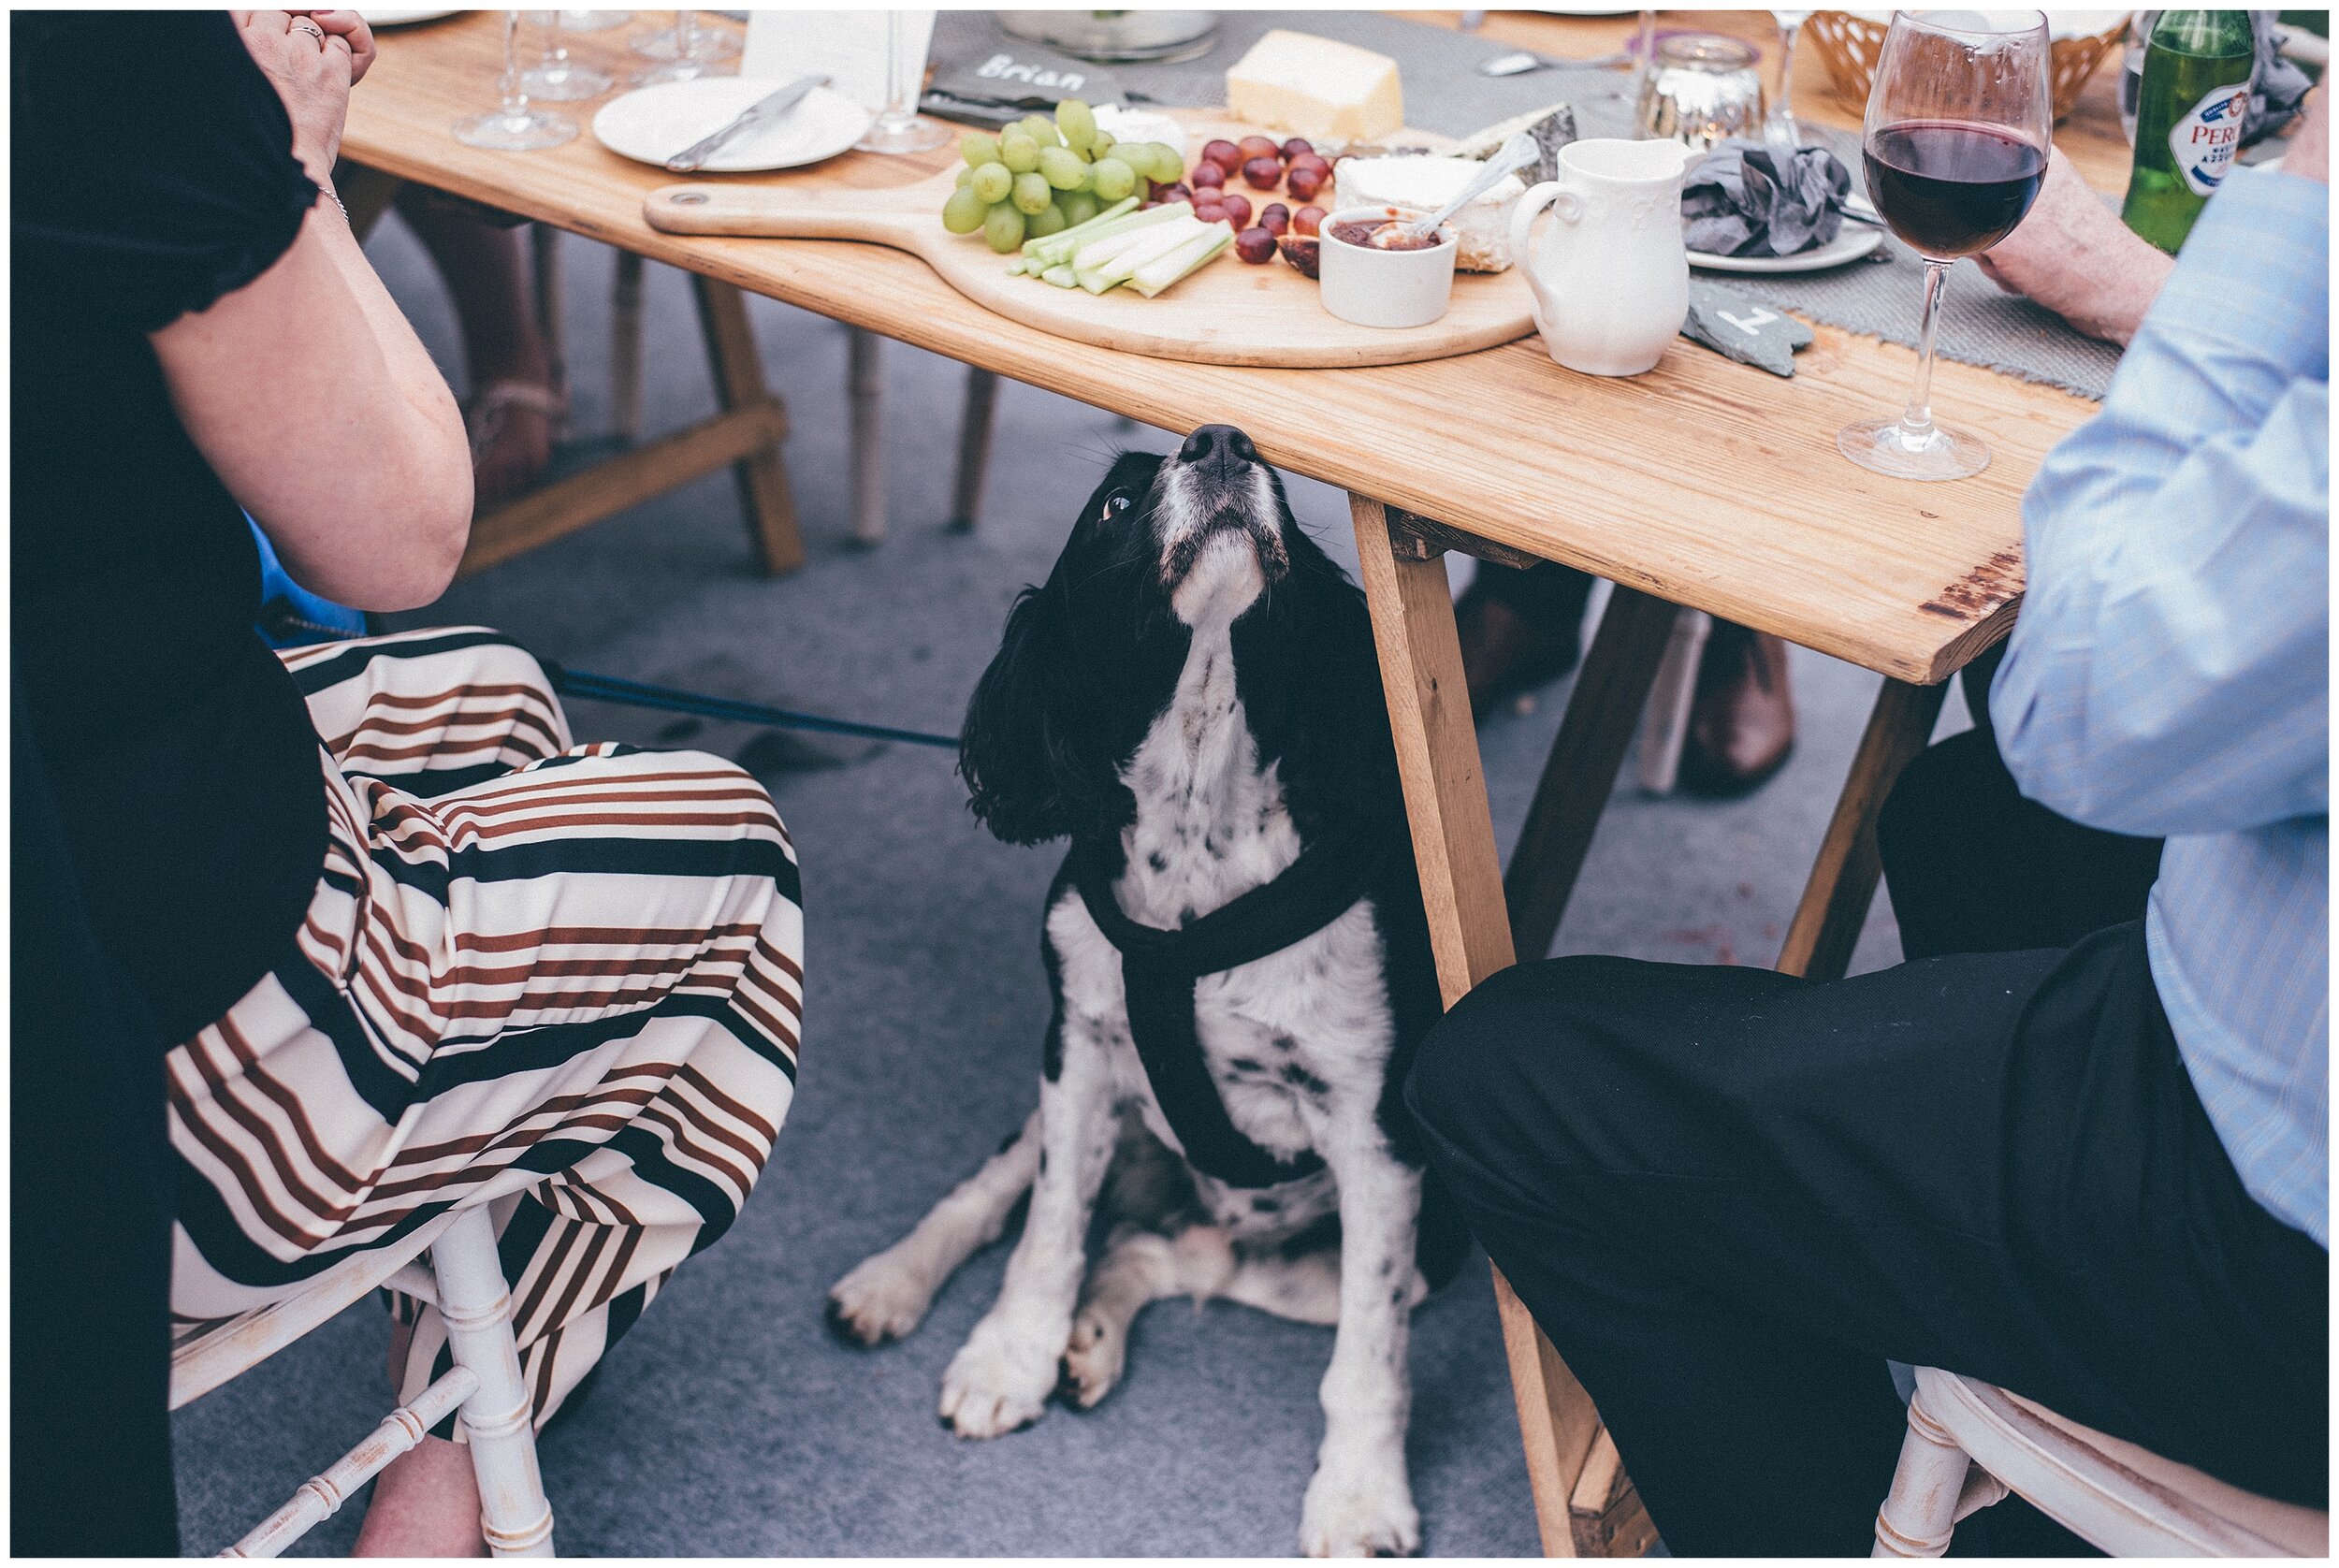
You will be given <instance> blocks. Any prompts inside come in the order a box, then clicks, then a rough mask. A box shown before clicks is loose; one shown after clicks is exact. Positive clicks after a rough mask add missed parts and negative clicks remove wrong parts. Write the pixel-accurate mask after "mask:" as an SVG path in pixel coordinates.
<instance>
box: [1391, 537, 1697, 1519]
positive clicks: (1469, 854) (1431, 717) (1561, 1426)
mask: <svg viewBox="0 0 2339 1568" xmlns="http://www.w3.org/2000/svg"><path fill="white" fill-rule="evenodd" d="M1348 509H1349V515H1350V517H1351V519H1352V520H1353V522H1354V524H1355V526H1356V530H1357V554H1358V560H1359V563H1360V565H1361V567H1362V576H1363V579H1364V595H1365V603H1366V604H1367V605H1368V606H1369V607H1370V608H1371V611H1372V615H1373V643H1374V646H1375V648H1376V650H1377V652H1378V654H1379V656H1380V663H1381V687H1382V690H1383V691H1384V692H1385V693H1386V694H1387V700H1388V717H1389V728H1390V731H1391V732H1392V733H1393V734H1394V736H1395V739H1396V746H1397V770H1398V774H1399V776H1400V777H1401V778H1402V781H1403V784H1404V791H1405V813H1406V817H1407V819H1408V820H1409V821H1410V823H1411V826H1412V829H1413V844H1414V858H1415V864H1416V866H1417V868H1418V870H1419V872H1420V876H1421V893H1422V903H1423V906H1424V907H1426V908H1427V910H1428V912H1429V918H1430V940H1431V947H1432V948H1433V949H1434V951H1435V952H1436V955H1437V966H1438V985H1439V989H1440V991H1441V992H1442V993H1443V994H1444V995H1445V998H1446V1006H1448V1007H1451V1006H1453V1005H1454V1003H1455V1002H1457V1001H1459V1000H1460V998H1461V997H1462V996H1463V995H1464V994H1466V993H1467V992H1468V991H1469V990H1470V989H1471V987H1473V986H1475V985H1476V984H1477V983H1478V982H1479V981H1480V980H1484V979H1486V978H1487V977H1488V976H1489V975H1490V974H1493V973H1494V972H1495V971H1496V970H1498V969H1503V968H1506V967H1508V966H1509V965H1510V964H1511V963H1512V948H1511V933H1510V922H1509V920H1508V918H1507V917H1506V916H1505V914H1504V901H1503V878H1502V866H1501V863H1500V861H1499V860H1498V859H1497V858H1496V855H1495V849H1494V823H1493V819H1492V816H1491V813H1490V812H1489V807H1488V804H1487V791H1486V779H1485V774H1484V772H1483V769H1482V766H1481V763H1480V760H1479V756H1478V733H1477V728H1476V726H1475V723H1474V722H1473V721H1472V719H1471V713H1470V690H1469V687H1468V685H1467V684H1466V683H1465V682H1464V680H1463V678H1462V667H1461V643H1460V638H1459V636H1458V635H1457V633H1456V632H1455V628H1454V602H1453V596H1452V594H1451V592H1450V590H1449V589H1448V588H1447V587H1446V562H1445V560H1444V559H1443V557H1444V551H1445V550H1446V548H1449V547H1461V548H1466V549H1471V550H1472V552H1473V553H1477V550H1478V548H1479V547H1483V548H1485V549H1486V551H1487V552H1488V553H1489V555H1490V556H1493V557H1494V559H1502V558H1501V557H1500V556H1494V552H1496V551H1499V550H1501V548H1502V547H1501V546H1499V545H1490V544H1487V542H1485V541H1477V540H1472V539H1470V538H1469V537H1468V536H1466V535H1460V534H1457V533H1456V532H1455V531H1454V530H1448V529H1444V528H1441V527H1440V526H1438V525H1436V524H1432V523H1429V522H1427V520H1426V519H1420V518H1415V517H1412V516H1410V515H1407V514H1405V513H1402V512H1397V511H1394V510H1392V509H1388V508H1385V507H1384V506H1383V505H1382V504H1381V503H1380V502H1379V501H1373V500H1370V499H1368V498H1366V497H1364V496H1359V495H1356V494H1353V493H1352V494H1351V495H1350V496H1349V498H1348ZM1659 641H1660V643H1662V641H1663V638H1662V636H1661V637H1660V638H1659ZM1619 755H1621V753H1619ZM1613 774H1614V768H1613V766H1611V768H1610V775H1611V777H1613ZM1494 1286H1495V1301H1496V1304H1497V1307H1498V1309H1499V1312H1500V1314H1501V1317H1502V1323H1503V1345H1504V1352H1505V1354H1506V1355H1507V1356H1508V1357H1509V1361H1510V1370H1511V1389H1512V1394H1513V1397H1514V1398H1515V1399H1516V1400H1517V1401H1518V1425H1519V1431H1520V1435H1521V1438H1522V1439H1523V1441H1524V1444H1525V1446H1526V1451H1527V1474H1528V1479H1529V1482H1530V1484H1531V1485H1532V1487H1533V1491H1534V1503H1535V1520H1536V1525H1537V1528H1538V1530H1539V1532H1541V1536H1542V1541H1543V1549H1544V1551H1545V1553H1546V1554H1547V1555H1548V1556H1552V1557H1576V1556H1590V1555H1606V1554H1608V1553H1611V1552H1614V1553H1622V1554H1631V1555H1637V1554H1638V1553H1640V1552H1643V1551H1646V1550H1647V1548H1648V1543H1649V1540H1650V1539H1652V1538H1653V1534H1652V1532H1650V1531H1649V1528H1648V1516H1647V1514H1646V1513H1645V1512H1644V1511H1642V1510H1641V1508H1640V1505H1639V1499H1638V1497H1637V1496H1636V1495H1635V1494H1634V1492H1633V1489H1632V1483H1631V1482H1630V1481H1629V1480H1628V1479H1626V1477H1625V1475H1624V1473H1623V1469H1622V1466H1621V1465H1620V1464H1615V1463H1609V1464H1605V1465H1595V1464H1594V1463H1593V1462H1592V1461H1593V1459H1594V1457H1595V1456H1596V1455H1600V1454H1602V1453H1604V1452H1605V1453H1608V1454H1612V1453H1613V1445H1608V1447H1607V1448H1606V1449H1605V1450H1604V1449H1603V1447H1602V1445H1601V1439H1602V1437H1603V1435H1604V1434H1603V1433H1602V1431H1601V1429H1600V1417H1599V1415H1598V1413H1597V1412H1596V1411H1594V1410H1593V1408H1592V1404H1591V1396H1590V1395H1588V1394H1587V1393H1585V1391H1584V1387H1583V1385H1582V1384H1580V1383H1578V1382H1577V1381H1576V1377H1575V1374H1574V1373H1572V1372H1569V1371H1568V1370H1567V1365H1566V1363H1565V1362H1563V1361H1562V1360H1561V1359H1560V1356H1559V1352H1558V1351H1557V1350H1555V1349H1553V1348H1552V1345H1551V1342H1550V1341H1549V1340H1548V1339H1547V1338H1546V1337H1545V1336H1544V1333H1543V1330H1542V1329H1541V1328H1538V1327H1536V1324H1535V1321H1534V1318H1533V1316H1532V1315H1530V1314H1529V1313H1528V1311H1527V1309H1526V1307H1525V1306H1524V1305H1522V1304H1521V1303H1520V1301H1519V1299H1518V1297H1517V1296H1516V1295H1515V1294H1513V1293H1512V1291H1511V1288H1510V1286H1509V1285H1508V1283H1507V1282H1505V1281H1504V1278H1503V1276H1502V1273H1501V1271H1500V1270H1496V1272H1495V1276H1494ZM1595 1470H1597V1472H1598V1474H1594V1471H1595ZM1594 1493H1596V1494H1597V1496H1594V1495H1592V1494H1594Z"/></svg>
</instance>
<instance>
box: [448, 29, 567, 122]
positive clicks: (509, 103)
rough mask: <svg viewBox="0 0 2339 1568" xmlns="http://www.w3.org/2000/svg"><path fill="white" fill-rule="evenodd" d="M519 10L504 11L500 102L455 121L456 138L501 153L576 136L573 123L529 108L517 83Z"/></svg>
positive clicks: (562, 117) (499, 84)
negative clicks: (486, 110) (481, 111)
mask: <svg viewBox="0 0 2339 1568" xmlns="http://www.w3.org/2000/svg"><path fill="white" fill-rule="evenodd" d="M519 35H520V13H519V12H517V11H506V12H504V13H503V74H502V75H501V77H500V78H498V79H497V86H498V88H499V89H500V91H501V94H502V98H503V101H502V103H501V105H500V106H498V107H497V108H496V109H494V110H493V111H491V112H489V113H487V114H474V115H472V117H471V118H470V119H468V120H458V121H457V122H456V123H455V139H456V140H458V141H459V142H461V143H463V144H464V145H465V146H467V147H488V148H493V149H495V150H496V151H498V152H533V151H534V150H536V149H537V148H540V147H558V146H559V145H560V144H561V143H562V142H564V141H567V140H570V139H571V138H574V136H575V135H576V122H575V121H574V120H572V119H570V118H569V117H568V116H567V115H565V114H554V113H551V112H550V111H548V110H545V109H530V108H529V107H528V92H527V90H526V89H525V88H524V87H523V86H521V84H520V52H519Z"/></svg>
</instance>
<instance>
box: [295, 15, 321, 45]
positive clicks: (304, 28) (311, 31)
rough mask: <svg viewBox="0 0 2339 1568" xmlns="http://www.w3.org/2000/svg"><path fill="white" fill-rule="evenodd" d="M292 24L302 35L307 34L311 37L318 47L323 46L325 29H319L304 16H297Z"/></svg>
mask: <svg viewBox="0 0 2339 1568" xmlns="http://www.w3.org/2000/svg"><path fill="white" fill-rule="evenodd" d="M292 24H293V26H294V27H295V28H296V29H297V30H298V31H300V32H303V33H306V34H308V35H309V36H311V37H312V38H314V39H315V40H316V41H317V43H318V44H319V45H320V46H322V45H323V44H324V42H325V29H324V28H322V27H319V26H318V25H317V24H316V23H315V22H312V21H311V20H310V19H309V18H307V17H305V16H297V17H295V18H293V20H292Z"/></svg>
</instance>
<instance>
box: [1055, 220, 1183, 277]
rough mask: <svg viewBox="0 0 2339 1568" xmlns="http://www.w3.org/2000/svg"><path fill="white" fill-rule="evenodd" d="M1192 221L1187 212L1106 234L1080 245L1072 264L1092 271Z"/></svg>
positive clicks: (1077, 267)
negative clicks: (1182, 216)
mask: <svg viewBox="0 0 2339 1568" xmlns="http://www.w3.org/2000/svg"><path fill="white" fill-rule="evenodd" d="M1193 222H1194V219H1193V217H1192V216H1191V214H1189V215H1187V216H1185V217H1184V218H1179V217H1172V218H1171V219H1170V221H1169V222H1167V223H1153V224H1147V225H1143V226H1141V227H1138V228H1129V229H1124V230H1122V231H1121V232H1120V233H1118V234H1110V235H1107V236H1105V237H1104V238H1103V239H1101V240H1095V241H1093V242H1091V243H1089V244H1086V245H1082V247H1081V248H1080V252H1079V254H1076V255H1074V256H1073V257H1072V265H1073V267H1074V268H1076V269H1084V270H1087V271H1090V272H1094V271H1096V270H1097V269H1099V268H1102V267H1104V266H1105V265H1106V264H1107V263H1109V262H1111V261H1112V260H1114V259H1115V258H1117V257H1120V256H1124V255H1127V254H1129V253H1130V252H1132V251H1135V250H1137V249H1139V248H1140V247H1142V246H1145V245H1149V244H1152V243H1155V241H1157V240H1160V238H1161V237H1162V236H1163V235H1165V234H1173V233H1175V232H1177V231H1178V230H1179V229H1181V228H1183V227H1184V226H1186V225H1190V224H1192V223H1193Z"/></svg>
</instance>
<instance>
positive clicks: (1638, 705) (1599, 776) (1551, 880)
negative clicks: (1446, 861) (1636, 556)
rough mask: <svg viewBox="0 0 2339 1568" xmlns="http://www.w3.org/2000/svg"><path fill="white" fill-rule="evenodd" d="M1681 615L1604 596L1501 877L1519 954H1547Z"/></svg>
mask: <svg viewBox="0 0 2339 1568" xmlns="http://www.w3.org/2000/svg"><path fill="white" fill-rule="evenodd" d="M1679 615H1680V611H1679V610H1678V607H1676V606H1675V605H1672V604H1668V603H1665V602H1664V601H1663V600H1662V599H1658V598H1656V597H1654V596H1653V595H1650V594H1646V593H1642V592H1640V591H1639V590H1638V589H1636V588H1626V587H1625V586H1624V585H1623V584H1621V583H1619V584H1617V585H1616V588H1615V591H1614V592H1613V593H1611V594H1610V595H1609V597H1608V608H1607V611H1606V613H1605V614H1604V615H1603V616H1602V617H1600V630H1599V631H1598V632H1595V633H1593V635H1592V639H1591V652H1590V653H1588V654H1586V655H1585V656H1584V667H1583V670H1582V673H1581V674H1579V675H1577V676H1576V688H1575V690H1574V691H1573V692H1571V693H1570V694H1569V697H1568V700H1567V714H1566V716H1565V717H1564V718H1562V719H1561V720H1560V733H1559V734H1558V736H1557V737H1556V738H1555V739H1553V741H1552V742H1551V755H1550V758H1549V759H1548V760H1547V762H1545V763H1544V764H1543V777H1542V778H1541V780H1540V781H1538V782H1537V783H1536V785H1535V799H1534V804H1533V806H1529V807H1528V808H1527V825H1526V827H1525V828H1524V829H1523V830H1522V831H1521V832H1520V834H1519V835H1518V848H1517V849H1513V850H1512V851H1511V864H1510V867H1509V869H1508V870H1506V871H1505V872H1504V874H1503V895H1504V899H1505V900H1506V901H1507V902H1508V904H1509V906H1510V911H1511V945H1512V947H1513V948H1514V949H1516V950H1517V951H1518V952H1519V953H1520V954H1521V955H1523V956H1524V957H1527V958H1530V959H1533V958H1541V957H1543V956H1544V955H1545V954H1546V953H1547V952H1549V951H1551V938H1552V937H1553V936H1556V935H1557V934H1558V932H1559V929H1560V917H1561V916H1562V914H1564V913H1565V912H1566V910H1567V901H1568V897H1569V895H1570V894H1572V893H1574V892H1575V891H1576V877H1577V876H1578V875H1579V874H1580V873H1581V872H1582V871H1583V869H1584V857H1585V856H1586V855H1587V854H1589V853H1591V835H1592V834H1593V832H1594V831H1595V830H1597V829H1598V827H1599V825H1600V817H1601V814H1602V813H1603V812H1604V811H1605V810H1606V809H1607V806H1608V795H1609V793H1610V791H1612V790H1613V789H1614V788H1615V786H1616V776H1617V770H1618V769H1619V768H1620V767H1622V766H1623V765H1624V754H1625V753H1626V752H1627V751H1628V750H1630V749H1631V748H1632V744H1633V732H1634V730H1635V729H1636V728H1637V727H1638V726H1639V724H1640V717H1641V709H1642V708H1643V706H1645V705H1646V704H1647V703H1648V701H1649V687H1650V686H1651V685H1652V684H1653V683H1654V682H1655V680H1656V678H1657V667H1658V665H1659V664H1661V663H1663V661H1664V656H1665V647H1666V645H1667V644H1668V643H1669V642H1670V641H1671V639H1672V636H1673V627H1674V622H1675V621H1676V619H1677V618H1678V617H1679Z"/></svg>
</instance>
